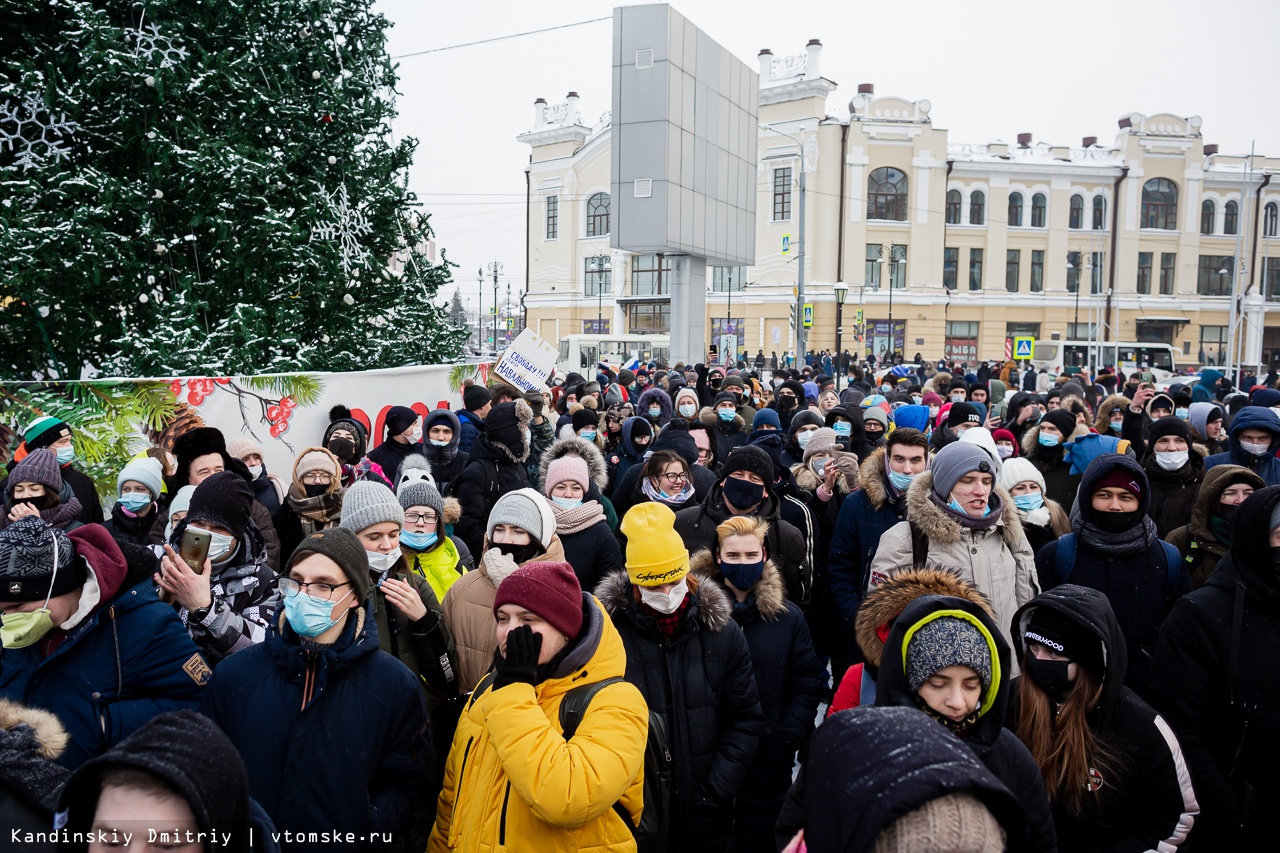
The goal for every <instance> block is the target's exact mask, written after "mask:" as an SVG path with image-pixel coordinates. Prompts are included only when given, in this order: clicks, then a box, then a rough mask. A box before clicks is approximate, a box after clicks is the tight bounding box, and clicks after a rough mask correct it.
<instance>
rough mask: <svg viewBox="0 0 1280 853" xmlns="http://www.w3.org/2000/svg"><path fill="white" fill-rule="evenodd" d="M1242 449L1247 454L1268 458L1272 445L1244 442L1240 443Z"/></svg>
mask: <svg viewBox="0 0 1280 853" xmlns="http://www.w3.org/2000/svg"><path fill="white" fill-rule="evenodd" d="M1240 449H1241V450H1243V451H1244V452H1245V453H1252V454H1253V455H1254V456H1266V455H1267V451H1268V450H1270V449H1271V445H1270V443H1268V444H1254V443H1253V442H1251V441H1242V442H1240Z"/></svg>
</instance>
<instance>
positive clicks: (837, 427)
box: [831, 421, 853, 435]
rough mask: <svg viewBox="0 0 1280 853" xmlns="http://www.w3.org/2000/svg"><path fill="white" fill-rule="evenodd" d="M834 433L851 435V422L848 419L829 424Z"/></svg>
mask: <svg viewBox="0 0 1280 853" xmlns="http://www.w3.org/2000/svg"><path fill="white" fill-rule="evenodd" d="M831 429H832V431H834V432H835V434H836V435H853V424H851V423H849V422H848V421H837V422H836V423H834V424H832V425H831Z"/></svg>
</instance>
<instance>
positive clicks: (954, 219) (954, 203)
mask: <svg viewBox="0 0 1280 853" xmlns="http://www.w3.org/2000/svg"><path fill="white" fill-rule="evenodd" d="M947 224H948V225H959V224H960V190H947Z"/></svg>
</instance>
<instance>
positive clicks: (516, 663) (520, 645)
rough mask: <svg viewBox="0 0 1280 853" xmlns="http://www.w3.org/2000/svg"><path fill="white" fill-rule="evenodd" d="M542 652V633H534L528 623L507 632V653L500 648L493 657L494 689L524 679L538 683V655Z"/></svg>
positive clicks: (526, 681)
mask: <svg viewBox="0 0 1280 853" xmlns="http://www.w3.org/2000/svg"><path fill="white" fill-rule="evenodd" d="M541 653H542V635H541V634H535V633H533V629H532V628H530V627H529V626H528V625H521V626H520V627H519V628H513V629H512V630H511V631H510V632H508V633H507V654H506V655H505V656H503V654H502V651H501V649H499V650H498V651H497V652H496V653H495V654H494V657H493V672H494V677H493V689H494V690H498V689H500V688H502V687H506V686H507V685H508V684H516V683H518V682H521V681H523V682H524V683H525V684H537V683H538V655H539V654H541Z"/></svg>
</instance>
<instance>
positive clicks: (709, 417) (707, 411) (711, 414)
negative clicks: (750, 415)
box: [698, 406, 747, 432]
mask: <svg viewBox="0 0 1280 853" xmlns="http://www.w3.org/2000/svg"><path fill="white" fill-rule="evenodd" d="M698 422H699V423H701V424H702V425H703V426H704V427H706V428H707V429H712V430H713V429H715V428H716V427H717V426H718V425H719V424H720V416H719V415H717V414H716V410H715V409H714V408H712V407H711V406H707V407H705V408H703V409H702V411H700V412H698ZM729 423H730V424H732V425H733V429H735V430H738V431H739V432H741V431H746V430H747V422H746V421H745V420H743V419H742V415H739V414H735V415H734V416H733V420H732V421H729Z"/></svg>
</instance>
